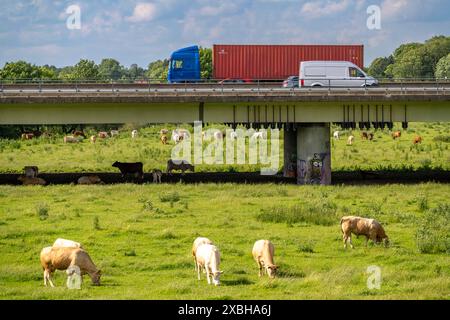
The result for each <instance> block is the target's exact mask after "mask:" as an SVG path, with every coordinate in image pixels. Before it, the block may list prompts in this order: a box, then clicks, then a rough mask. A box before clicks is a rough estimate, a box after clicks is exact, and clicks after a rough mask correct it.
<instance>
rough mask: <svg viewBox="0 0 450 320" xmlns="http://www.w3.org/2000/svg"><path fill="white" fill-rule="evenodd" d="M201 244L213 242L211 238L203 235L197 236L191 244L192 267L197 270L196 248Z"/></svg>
mask: <svg viewBox="0 0 450 320" xmlns="http://www.w3.org/2000/svg"><path fill="white" fill-rule="evenodd" d="M202 244H214V243H213V242H212V241H211V240H209V239H208V238H205V237H198V238H196V239H195V240H194V243H193V244H192V257H193V258H194V267H195V270H196V271H197V248H198V247H199V246H200V245H202Z"/></svg>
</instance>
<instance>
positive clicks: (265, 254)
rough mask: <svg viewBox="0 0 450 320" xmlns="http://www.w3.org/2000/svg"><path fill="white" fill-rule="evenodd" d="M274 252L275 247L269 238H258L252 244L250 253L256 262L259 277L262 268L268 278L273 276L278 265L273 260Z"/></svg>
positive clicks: (261, 273)
mask: <svg viewBox="0 0 450 320" xmlns="http://www.w3.org/2000/svg"><path fill="white" fill-rule="evenodd" d="M274 252H275V248H274V246H273V244H272V242H270V241H269V240H258V241H256V242H255V244H254V245H253V250H252V255H253V258H254V259H255V261H256V263H257V264H258V268H259V273H258V275H259V276H260V277H261V276H262V275H263V268H264V271H265V272H266V273H267V275H268V276H269V278H272V279H273V278H275V275H276V272H277V269H278V266H277V265H275V263H274V262H273V255H274Z"/></svg>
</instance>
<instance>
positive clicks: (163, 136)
mask: <svg viewBox="0 0 450 320" xmlns="http://www.w3.org/2000/svg"><path fill="white" fill-rule="evenodd" d="M160 139H161V143H162V144H167V136H166V135H165V134H163V135H162V136H161V138H160Z"/></svg>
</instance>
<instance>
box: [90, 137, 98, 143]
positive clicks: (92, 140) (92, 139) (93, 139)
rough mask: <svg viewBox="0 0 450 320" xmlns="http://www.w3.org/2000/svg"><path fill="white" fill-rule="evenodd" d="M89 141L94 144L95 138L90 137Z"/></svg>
mask: <svg viewBox="0 0 450 320" xmlns="http://www.w3.org/2000/svg"><path fill="white" fill-rule="evenodd" d="M89 140H90V141H91V143H95V142H96V141H97V136H91V137H90V138H89Z"/></svg>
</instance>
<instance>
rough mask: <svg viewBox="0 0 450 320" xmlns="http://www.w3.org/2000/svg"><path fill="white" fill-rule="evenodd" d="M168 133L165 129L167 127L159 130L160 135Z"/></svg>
mask: <svg viewBox="0 0 450 320" xmlns="http://www.w3.org/2000/svg"><path fill="white" fill-rule="evenodd" d="M168 133H169V130H167V129H161V131H159V134H160V135H163V134H168Z"/></svg>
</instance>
